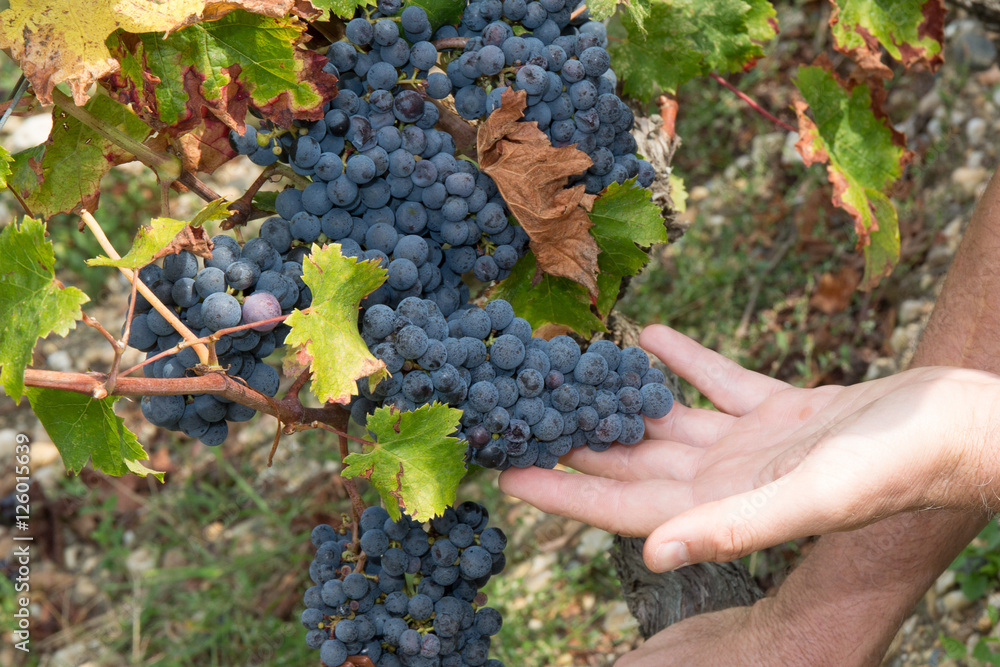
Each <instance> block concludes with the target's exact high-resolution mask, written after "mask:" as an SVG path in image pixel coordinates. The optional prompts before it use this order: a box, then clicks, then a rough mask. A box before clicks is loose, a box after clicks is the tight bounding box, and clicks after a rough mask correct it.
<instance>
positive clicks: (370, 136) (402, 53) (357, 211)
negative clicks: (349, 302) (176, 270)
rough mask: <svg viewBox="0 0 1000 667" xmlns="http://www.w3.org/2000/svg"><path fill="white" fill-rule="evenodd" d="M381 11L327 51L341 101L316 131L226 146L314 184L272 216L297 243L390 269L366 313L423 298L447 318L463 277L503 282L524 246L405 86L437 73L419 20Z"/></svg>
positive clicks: (489, 183)
mask: <svg viewBox="0 0 1000 667" xmlns="http://www.w3.org/2000/svg"><path fill="white" fill-rule="evenodd" d="M386 4H387V3H385V2H383V3H380V5H379V7H380V11H379V12H376V13H375V14H373V15H372V17H371V18H370V19H369V18H361V17H359V18H356V19H354V20H352V21H350V22H349V23H348V24H347V30H346V34H347V37H346V38H345V40H344V41H340V42H336V43H334V44H333V45H331V47H330V49H329V51H328V52H327V57H328V58H329V59H330V62H329V64H328V65H327V69H328V70H329V71H331V72H333V73H335V74H336V75H337V76H338V78H339V88H340V90H339V93H338V95H337V97H336V98H335V99H334V100H333V101H332V102H331V103H330V104H329V106H328V107H327V111H326V115H325V117H324V119H323V120H321V121H317V122H315V123H305V124H302V126H301V127H299V128H297V130H298V131H297V132H289V133H285V134H282V135H280V136H279V137H278V139H277V141H278V144H279V145H280V148H276V147H272V145H271V142H272V141H274V137H273V136H271V135H268V138H267V140H266V142H265V141H262V140H261V136H262V135H261V134H259V133H258V132H257V131H256V130H254V129H253V128H252V127H248V129H247V132H246V133H245V134H244V135H242V136H241V135H239V134H236V133H235V132H234V133H233V134H232V137H231V138H232V143H233V146H234V147H235V148H236V150H237V151H238V152H240V153H242V154H245V155H249V156H250V157H251V158H254V157H255V156H257V155H258V154H260V151H264V152H265V153H267V154H269V155H271V156H273V157H274V159H278V158H279V156H281V157H283V158H285V159H287V160H288V163H289V164H290V165H291V166H292V168H293V169H295V171H297V172H298V173H300V174H303V175H306V176H310V177H312V179H313V183H312V184H310V185H308V186H306V187H305V188H304V189H303V190H296V189H292V188H290V189H287V190H284V191H283V192H281V193H280V194H279V196H278V200H277V209H278V213H279V215H281V217H282V218H284V219H285V220H287V221H288V222H289V223H290V224H291V226H292V230H293V232H294V233H295V235H296V237H297V238H301V239H302V240H304V241H306V242H313V241H317V242H320V243H322V242H326V241H333V242H336V243H339V244H341V246H342V252H343V253H344V254H345V255H349V256H352V257H357V258H359V259H368V260H371V259H377V260H379V261H380V262H381V263H382V264H383V266H385V267H386V268H387V269H388V272H389V277H388V281H387V283H386V284H385V285H384V286H383V287H382V288H380V289H379V290H378V291H377V292H375V293H374V294H372V295H371V296H369V297H368V299H367V301H366V305H368V304H375V303H379V304H382V303H386V304H389V305H391V306H395V305H396V304H398V303H399V302H400V301H401V300H402V299H405V298H406V297H409V296H423V297H425V298H430V299H433V300H434V301H436V302H437V303H438V305H439V307H440V308H441V310H442V311H443V312H445V313H451V312H453V311H454V310H456V309H457V308H458V307H459V306H460V305H461V304H463V303H465V302H466V301H468V298H469V294H468V288H467V287H466V286H465V285H464V284H463V283H462V280H461V275H462V274H465V273H469V272H472V273H473V274H474V275H475V276H476V278H477V279H479V280H481V281H484V282H490V281H493V280H503V279H504V278H505V277H507V275H508V274H509V273H510V269H511V268H512V267H513V266H514V264H515V262H517V260H518V258H519V257H521V256H523V255H524V253H525V252H526V251H527V247H528V240H529V239H528V236H527V234H525V232H524V230H523V229H522V228H520V227H518V226H513V225H510V224H509V222H508V210H507V205H506V203H505V202H504V201H503V199H502V198H501V197H500V196H499V194H498V191H497V187H496V184H495V183H494V182H493V180H492V179H491V178H490V177H489V176H487V175H486V174H484V173H482V172H480V171H479V170H478V169H477V168H476V165H475V164H473V163H472V162H470V161H468V160H463V159H456V157H455V142H454V139H453V138H452V137H451V135H450V134H448V133H447V132H442V131H439V130H437V129H435V128H434V125H435V124H436V123H437V121H438V118H439V112H438V109H437V107H436V106H435V105H434V104H433V103H431V102H429V101H427V100H425V99H424V97H423V96H422V95H421V94H420V93H419V92H417V91H416V90H413V89H412V88H410V87H406V86H405V85H403V84H402V83H401V81H405V82H410V83H413V84H416V83H417V82H419V81H420V80H422V79H423V78H425V77H426V75H427V72H428V70H430V68H431V67H433V66H434V65H435V64H436V63H437V59H438V52H437V49H436V48H435V47H434V45H433V44H431V42H429V41H426V38H427V37H430V36H431V35H430V24H429V23H428V20H427V14H426V12H424V10H423V9H421V8H420V7H417V6H411V7H407V8H406V9H405V10H403V12H402V14H401V15H400V16H399V18H398V21H397V20H396V19H394V18H392V17H391V16H390V15H391V13H393V12H394V11H396V10H398V7H391V6H390V7H387V6H386ZM383 14H385V15H383ZM400 25H402V27H403V33H402V34H400V30H399V26H400ZM407 40H409V42H408V41H407ZM410 43H412V46H410ZM262 143H263V144H264V145H263V146H262V145H261V144H262ZM262 157H263V156H262ZM259 161H260V160H258V162H259Z"/></svg>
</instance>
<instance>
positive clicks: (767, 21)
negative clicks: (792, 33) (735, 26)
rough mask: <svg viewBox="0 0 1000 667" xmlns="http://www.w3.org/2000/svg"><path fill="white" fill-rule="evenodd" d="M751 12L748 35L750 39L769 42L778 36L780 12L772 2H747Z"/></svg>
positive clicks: (751, 0) (756, 0)
mask: <svg viewBox="0 0 1000 667" xmlns="http://www.w3.org/2000/svg"><path fill="white" fill-rule="evenodd" d="M747 3H749V5H750V11H749V12H748V13H747V17H746V18H747V34H749V35H750V39H752V40H755V41H758V42H767V41H770V40H772V39H774V38H775V37H777V35H778V12H777V11H776V10H775V9H774V5H772V4H771V0H747Z"/></svg>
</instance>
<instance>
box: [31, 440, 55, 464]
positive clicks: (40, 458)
mask: <svg viewBox="0 0 1000 667" xmlns="http://www.w3.org/2000/svg"><path fill="white" fill-rule="evenodd" d="M58 460H59V449H58V448H57V447H56V446H55V445H53V444H52V443H51V442H47V441H45V440H42V441H38V440H36V441H35V442H32V443H31V465H32V466H33V467H35V468H36V469H37V468H42V467H44V466H47V465H49V464H50V463H52V462H54V461H58Z"/></svg>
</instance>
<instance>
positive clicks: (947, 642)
mask: <svg viewBox="0 0 1000 667" xmlns="http://www.w3.org/2000/svg"><path fill="white" fill-rule="evenodd" d="M938 639H939V640H940V641H941V648H943V649H944V652H945V653H947V654H948V657H949V658H954V659H955V660H961V659H962V658H964V657H965V655H966V648H965V643H964V642H960V641H958V640H957V639H955V638H954V637H945V636H944V635H943V634H940V633H939V634H938Z"/></svg>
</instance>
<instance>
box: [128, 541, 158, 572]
mask: <svg viewBox="0 0 1000 667" xmlns="http://www.w3.org/2000/svg"><path fill="white" fill-rule="evenodd" d="M156 560H157V555H156V554H155V553H154V552H152V551H150V550H149V549H146V548H145V547H139V548H138V549H136V550H135V551H133V552H132V553H130V554H129V555H128V558H126V559H125V567H126V568H128V571H129V573H130V574H131V575H132V576H139V575H141V574H142V573H143V572H147V571H149V570H152V569H153V568H154V567H156Z"/></svg>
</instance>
